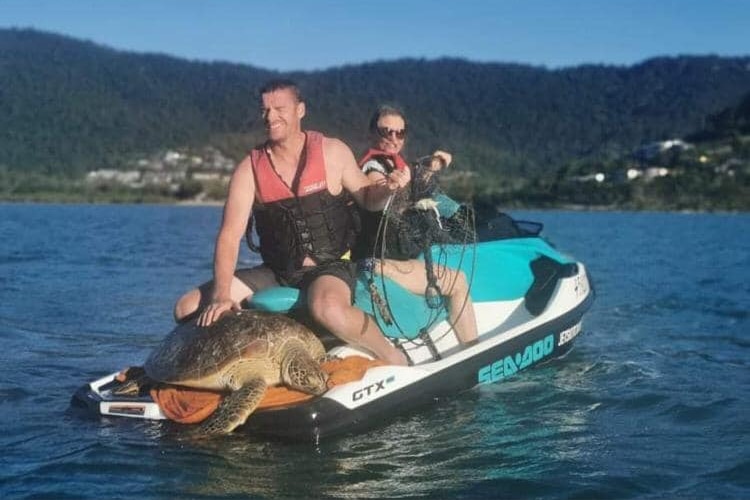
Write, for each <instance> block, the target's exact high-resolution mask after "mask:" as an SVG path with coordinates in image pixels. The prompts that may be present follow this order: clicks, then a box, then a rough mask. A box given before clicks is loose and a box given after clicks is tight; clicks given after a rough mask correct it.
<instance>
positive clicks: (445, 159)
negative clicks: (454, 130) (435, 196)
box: [430, 149, 453, 172]
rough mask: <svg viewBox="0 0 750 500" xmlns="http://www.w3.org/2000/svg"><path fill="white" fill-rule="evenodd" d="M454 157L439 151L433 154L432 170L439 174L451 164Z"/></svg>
mask: <svg viewBox="0 0 750 500" xmlns="http://www.w3.org/2000/svg"><path fill="white" fill-rule="evenodd" d="M452 160H453V155H451V154H450V153H448V152H447V151H441V150H439V149H438V150H437V151H435V152H434V153H432V159H431V160H430V170H431V171H433V172H437V171H439V170H441V169H443V168H445V167H447V166H448V165H450V164H451V161H452Z"/></svg>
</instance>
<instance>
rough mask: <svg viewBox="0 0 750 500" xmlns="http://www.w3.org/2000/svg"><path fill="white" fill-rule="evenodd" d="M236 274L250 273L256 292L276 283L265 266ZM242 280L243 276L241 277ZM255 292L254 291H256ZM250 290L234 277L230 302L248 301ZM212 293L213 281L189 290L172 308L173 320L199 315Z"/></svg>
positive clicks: (179, 320) (251, 291) (251, 293)
mask: <svg viewBox="0 0 750 500" xmlns="http://www.w3.org/2000/svg"><path fill="white" fill-rule="evenodd" d="M237 273H238V274H239V273H243V274H244V273H250V274H251V278H252V279H251V280H247V281H251V282H252V283H254V285H255V287H256V288H257V290H262V289H264V288H268V287H270V286H275V285H277V284H278V283H277V282H276V278H275V277H274V275H273V273H272V272H271V271H270V270H269V269H268V268H266V267H265V266H258V267H254V268H252V269H241V270H238V271H237ZM243 278H244V276H243ZM257 290H255V291H257ZM255 291H254V290H253V289H252V288H250V287H249V286H248V285H247V284H246V283H245V282H244V281H242V280H240V279H238V278H237V276H235V277H234V278H232V284H231V288H230V290H229V293H230V294H231V297H232V300H233V301H234V302H237V303H238V304H239V303H241V302H242V301H244V300H250V299H251V298H252V296H253V293H254V292H255ZM212 293H213V281H208V282H206V283H203V284H202V285H201V286H199V287H198V288H195V289H193V290H190V291H189V292H187V293H186V294H185V295H183V296H182V297H180V298H179V299H178V300H177V303H176V304H175V306H174V319H175V321H176V322H178V323H180V322H182V321H185V320H187V319H190V318H191V317H192V316H193V315H195V314H196V313H199V312H200V311H201V310H202V309H203V308H204V307H206V305H208V304H209V303H210V302H211V294H212Z"/></svg>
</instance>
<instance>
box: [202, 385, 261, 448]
mask: <svg viewBox="0 0 750 500" xmlns="http://www.w3.org/2000/svg"><path fill="white" fill-rule="evenodd" d="M267 387H268V384H266V381H265V380H263V378H260V377H259V378H254V379H252V380H249V381H248V382H247V383H246V384H245V385H243V386H242V387H241V388H239V389H238V390H236V391H233V392H230V393H229V394H227V395H226V397H224V400H223V401H222V402H221V404H220V405H219V407H218V408H217V409H216V411H215V412H214V413H213V414H212V415H211V416H210V417H208V418H207V419H206V420H204V421H203V422H202V423H201V424H200V426H199V427H198V434H201V435H216V434H228V433H230V432H232V431H233V430H234V429H236V428H237V427H239V426H240V425H242V424H244V423H245V420H247V417H249V416H250V414H251V413H252V412H253V411H255V408H256V407H257V406H258V404H259V403H260V401H261V399H263V396H264V395H265V393H266V388H267Z"/></svg>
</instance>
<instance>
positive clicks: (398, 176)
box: [386, 168, 411, 191]
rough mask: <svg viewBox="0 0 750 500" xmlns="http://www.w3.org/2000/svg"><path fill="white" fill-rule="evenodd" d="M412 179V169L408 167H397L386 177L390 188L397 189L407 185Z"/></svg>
mask: <svg viewBox="0 0 750 500" xmlns="http://www.w3.org/2000/svg"><path fill="white" fill-rule="evenodd" d="M410 181H411V170H409V169H408V168H404V169H396V170H394V171H393V172H391V173H390V174H389V175H388V177H387V178H386V182H387V185H388V189H390V190H391V191H396V190H398V189H401V188H403V187H405V186H406V185H407V184H409V182H410Z"/></svg>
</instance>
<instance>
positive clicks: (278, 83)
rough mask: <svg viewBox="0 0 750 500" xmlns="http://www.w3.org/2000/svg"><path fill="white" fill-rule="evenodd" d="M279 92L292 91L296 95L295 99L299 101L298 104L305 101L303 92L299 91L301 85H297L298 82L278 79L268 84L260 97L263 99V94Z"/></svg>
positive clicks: (261, 90) (263, 87)
mask: <svg viewBox="0 0 750 500" xmlns="http://www.w3.org/2000/svg"><path fill="white" fill-rule="evenodd" d="M277 90H290V91H291V92H292V94H294V98H295V99H297V102H303V101H304V99H302V92H300V90H299V85H297V82H295V81H293V80H289V79H287V78H277V79H275V80H270V81H268V82H266V83H265V84H264V85H263V86H262V87H261V88H260V91H259V92H258V97H263V94H268V93H270V92H276V91H277Z"/></svg>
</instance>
